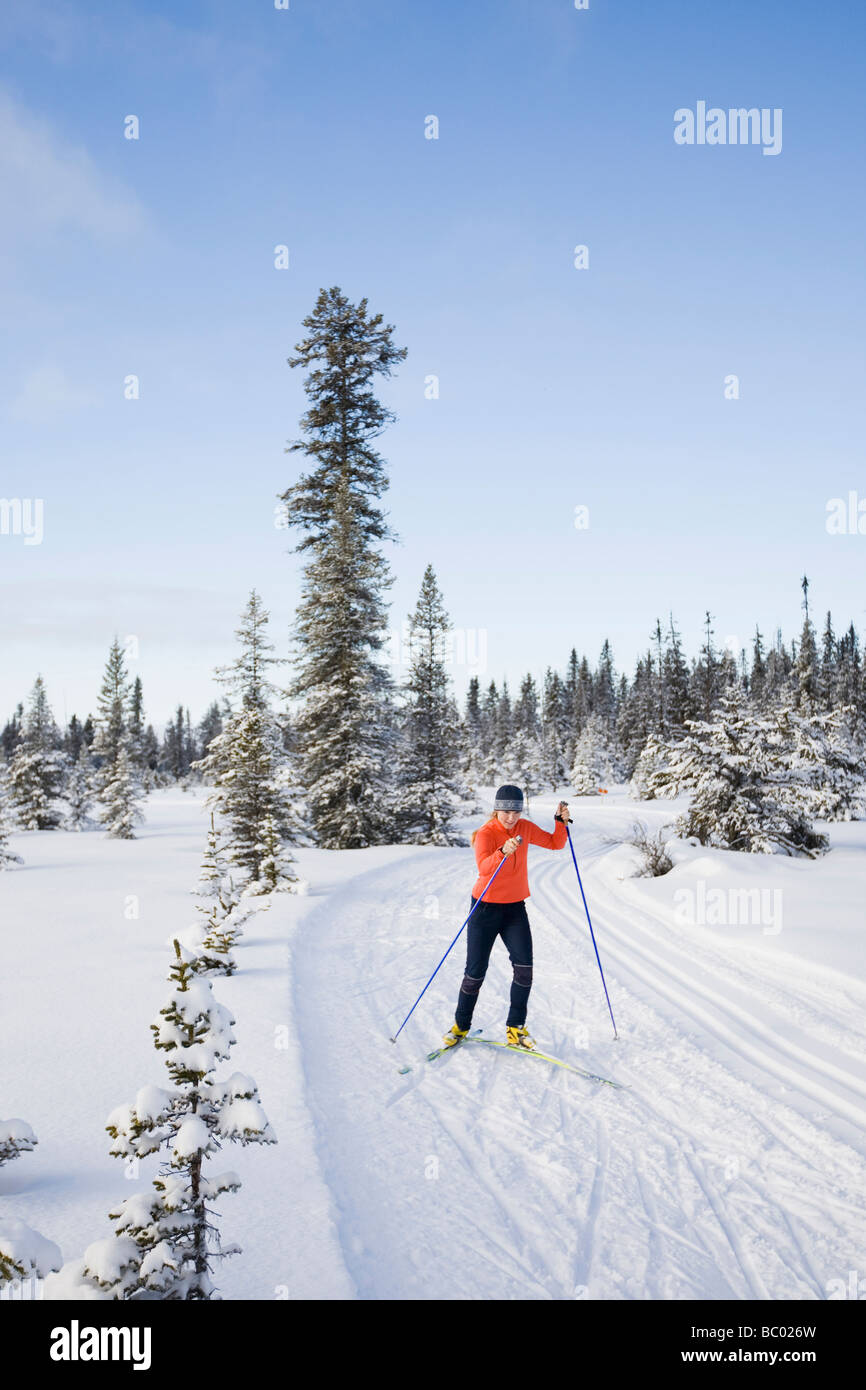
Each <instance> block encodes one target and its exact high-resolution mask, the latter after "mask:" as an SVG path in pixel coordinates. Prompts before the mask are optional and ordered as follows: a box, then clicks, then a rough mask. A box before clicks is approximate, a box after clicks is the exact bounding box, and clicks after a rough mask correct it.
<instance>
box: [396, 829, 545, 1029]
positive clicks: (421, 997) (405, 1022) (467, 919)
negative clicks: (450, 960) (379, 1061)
mask: <svg viewBox="0 0 866 1390" xmlns="http://www.w3.org/2000/svg"><path fill="white" fill-rule="evenodd" d="M514 838H515V840H516V841H517V843H518V844H519V845H520V844H522V843H523V836H522V835H515V836H514ZM507 858H508V856H507V855H505V856H504V857H503V860H502V864H499V865H497V867H496V868H495V869H494V871H493V873H492V874H491V876H490V878H489V880H488V883H487V888H489V887H490V884H491V883H492V882H493V880H494V879H495V877H496V875H497V874H498V873H499V870H500V869H501V868H502V865H503V864H504V863H505V861H506V859H507ZM487 888H485V889H484V893H486V892H487ZM484 893H482V894H481V897H480V898H476V900H475V902H474V903H473V905H472V912H474V911H475V909H476V907H477V906H478V904H479V903H480V902H481V898H483V897H484ZM472 912H470V914H469V917H471V916H472ZM469 917H467V918H466V922H464V923H463V927H465V926H466V923H467V922H468V921H469ZM463 927H461V928H460V931H459V932H458V933H457V936H455V938H454V941H452V942H451V946H449V947H448V950H447V951H446V952H445V955H444V956H443V957H442V960H440V962H439V965H437V966H436V969H435V970H434V971H433V974H432V975H431V976H430V979H429V980H428V981H427V983H426V985H425V986H424V988H423V989H422V991H421V993H420V994H419V995H418V998H417V999H416V1000H415V1003H414V1004H413V1005H412V1007H411V1009H410V1010H409V1012H408V1013H407V1015H406V1017H405V1018H404V1019H403V1022H402V1023H401V1024H400V1027H399V1028H398V1029H397V1031H396V1033H395V1034H394V1036H393V1038H391V1039H390V1041H391V1042H392V1043H395V1042H396V1041H397V1039H398V1038H399V1036H400V1034H401V1033H402V1031H403V1029H404V1028H405V1027H406V1024H407V1023H408V1022H409V1019H410V1018H411V1017H412V1015H413V1014H414V1012H415V1010H416V1009H417V1007H418V1005H419V1004H420V1003H421V1000H422V999H423V998H424V995H425V994H426V993H427V991H428V989H429V988H430V986H431V985H432V983H433V981H434V980H435V978H436V976H437V975H438V974H439V969H440V966H441V965H442V963H443V962H444V960H445V957H446V956H447V955H448V954H449V952H450V951H451V947H452V946H454V944H455V942H456V941H457V938H458V937H459V936H460V932H462V930H463Z"/></svg>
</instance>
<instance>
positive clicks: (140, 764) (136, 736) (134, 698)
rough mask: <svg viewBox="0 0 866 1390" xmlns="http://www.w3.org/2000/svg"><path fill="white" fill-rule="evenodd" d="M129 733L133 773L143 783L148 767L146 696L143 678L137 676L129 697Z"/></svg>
mask: <svg viewBox="0 0 866 1390" xmlns="http://www.w3.org/2000/svg"><path fill="white" fill-rule="evenodd" d="M127 733H128V735H129V760H130V763H131V764H132V769H133V773H134V775H135V777H136V778H137V780H138V781H139V782H143V781H144V778H145V772H146V766H147V765H146V763H145V760H144V694H143V692H142V687H141V676H136V678H135V681H134V683H133V687H132V694H131V695H130V697H129V717H128V725H127Z"/></svg>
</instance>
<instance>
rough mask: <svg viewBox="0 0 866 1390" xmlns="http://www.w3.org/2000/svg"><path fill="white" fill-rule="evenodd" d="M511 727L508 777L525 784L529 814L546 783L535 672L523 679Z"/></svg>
mask: <svg viewBox="0 0 866 1390" xmlns="http://www.w3.org/2000/svg"><path fill="white" fill-rule="evenodd" d="M511 726H512V733H511V738H510V740H509V743H508V745H507V748H506V751H505V756H504V766H505V767H507V773H506V780H508V781H514V782H516V783H517V785H518V786H519V787H521V789H522V791H523V795H524V797H525V799H526V809H527V814H530V813H531V805H530V803H531V800H532V797H533V796H534V795H535V794H536V792H538V791H540V790H541V788H542V787H543V786H544V785H545V782H546V777H545V765H544V749H543V746H542V739H541V718H540V715H539V711H538V691H537V689H536V685H535V681H534V679H533V678H532V676H531V675H527V676H524V678H523V680H522V682H521V685H520V694H519V696H518V698H517V701H516V702H515V705H514V710H513V714H512V721H511Z"/></svg>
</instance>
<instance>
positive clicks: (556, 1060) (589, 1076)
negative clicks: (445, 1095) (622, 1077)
mask: <svg viewBox="0 0 866 1390" xmlns="http://www.w3.org/2000/svg"><path fill="white" fill-rule="evenodd" d="M480 1031H481V1030H480V1029H479V1030H478V1032H480ZM463 1041H464V1042H480V1043H485V1044H486V1045H487V1046H488V1047H504V1048H505V1050H506V1052H521V1053H523V1055H524V1057H540V1058H541V1060H542V1061H543V1062H552V1063H553V1065H554V1066H555V1067H562V1068H563V1069H564V1070H565V1071H573V1072H575V1073H576V1075H577V1076H583V1077H585V1078H586V1080H587V1081H600V1082H602V1083H603V1084H604V1085H605V1086H613V1087H614V1089H615V1090H617V1091H627V1090H629V1087H628V1086H626V1085H624V1084H623V1082H622V1081H611V1079H610V1077H608V1076H598V1075H597V1074H596V1073H595V1072H594V1071H586V1070H585V1069H584V1068H583V1067H576V1066H574V1065H573V1063H571V1062H563V1061H562V1059H561V1058H560V1057H551V1056H549V1055H548V1053H546V1052H536V1051H535V1049H534V1048H529V1047H512V1046H511V1044H510V1043H504V1042H497V1041H496V1039H495V1038H479V1037H478V1036H477V1034H476V1033H470V1035H469V1037H468V1038H464V1039H463Z"/></svg>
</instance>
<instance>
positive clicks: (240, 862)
mask: <svg viewBox="0 0 866 1390" xmlns="http://www.w3.org/2000/svg"><path fill="white" fill-rule="evenodd" d="M268 616H269V615H268V613H267V611H266V610H265V608H264V605H263V604H262V601H261V599H260V598H259V595H258V594H257V593H256V591H255V590H253V592H252V594H251V595H250V599H249V602H248V603H247V606H246V609H245V611H244V613H243V616H242V618H241V625H240V627H239V628H237V629H236V635H237V637H238V639H239V641H240V653H239V654H238V656H237V657H236V658H235V660H234V661H233V662H232V663H231V664H230V665H228V666H222V667H219V668H218V669H217V673H216V676H217V680H219V681H221V682H222V683H223V684H224V685H225V686H226V687H227V688H228V689H229V690H230V691H231V692H232V693H233V694H234V695H235V696H236V697H237V699H238V700H239V708H238V709H237V710H236V711H235V712H234V713H233V714H231V716H230V717H229V718H228V720H227V722H226V725H225V728H224V729H223V731H222V733H221V734H217V735H216V737H214V738H212V739H211V741H210V744H209V747H208V751H207V753H206V755H205V756H204V757H203V758H201V759H199V760H198V761H197V762H196V763H195V764H194V765H193V766H194V768H195V769H196V770H197V771H199V772H201V774H202V777H203V778H204V780H205V781H207V782H210V783H211V784H212V786H213V788H214V790H213V792H212V793H211V794H210V796H209V797H208V798H207V802H206V805H207V806H208V807H212V808H214V809H215V810H216V811H218V813H219V815H220V818H221V820H222V822H223V823H224V824H225V826H226V827H227V830H228V845H227V850H226V853H227V858H228V859H229V860H230V862H231V863H232V864H233V865H235V866H236V868H238V869H239V870H241V871H242V872H243V873H244V874H246V876H247V881H248V882H249V883H255V882H258V881H259V880H260V878H261V869H262V864H263V862H264V860H265V858H266V857H267V852H266V850H265V849H264V840H263V836H264V835H265V827H266V823H267V820H268V817H271V818H272V820H273V824H274V825H275V827H276V829H277V832H278V834H279V836H280V839H281V841H282V842H283V843H285V842H287V841H290V840H292V839H297V838H299V836H300V834H301V833H302V826H301V823H300V819H299V817H298V815H297V813H296V812H295V810H294V808H293V804H292V802H293V794H292V779H291V777H290V776H289V775H288V773H287V769H288V766H289V761H290V760H289V754H288V753H287V751H286V746H285V737H284V731H283V728H282V725H281V723H280V721H279V720H278V718H277V716H276V715H275V714H274V712H273V710H272V709H271V705H270V700H271V696H272V695H275V694H278V693H282V692H280V691H279V690H278V687H277V686H276V685H274V684H273V683H272V682H271V681H270V680H269V679H268V672H269V670H270V668H271V667H272V666H278V665H283V664H284V661H283V658H281V657H274V656H271V655H269V653H271V652H272V651H273V649H274V648H273V643H271V642H268V640H267V633H266V629H267V624H268ZM294 799H296V798H294ZM293 862H294V861H293V860H292V859H291V856H290V855H289V853H288V851H286V850H283V852H282V854H281V858H280V868H279V878H280V885H281V887H282V888H284V889H286V890H287V891H291V885H292V884H293V883H295V882H296V881H297V880H296V877H295V874H294V871H293V870H292V868H291V864H292V863H293Z"/></svg>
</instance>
